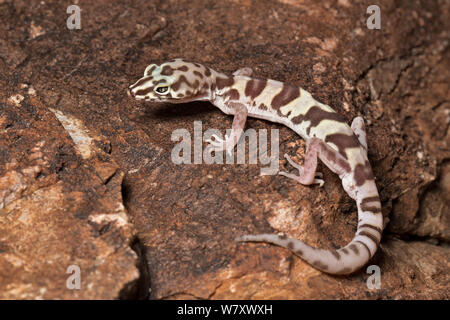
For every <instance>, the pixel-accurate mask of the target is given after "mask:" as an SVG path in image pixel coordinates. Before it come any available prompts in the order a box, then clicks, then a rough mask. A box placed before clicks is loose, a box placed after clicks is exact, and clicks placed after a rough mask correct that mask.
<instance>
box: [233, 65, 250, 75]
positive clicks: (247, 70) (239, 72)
mask: <svg viewBox="0 0 450 320" xmlns="http://www.w3.org/2000/svg"><path fill="white" fill-rule="evenodd" d="M252 73H253V70H252V69H251V68H247V67H245V68H241V69H238V70H236V71H235V72H233V76H245V77H250V76H251V75H252Z"/></svg>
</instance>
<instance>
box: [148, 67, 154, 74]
mask: <svg viewBox="0 0 450 320" xmlns="http://www.w3.org/2000/svg"><path fill="white" fill-rule="evenodd" d="M155 69H156V66H155V65H154V66H153V67H151V68H150V69H148V71H147V74H152V73H153V70H155Z"/></svg>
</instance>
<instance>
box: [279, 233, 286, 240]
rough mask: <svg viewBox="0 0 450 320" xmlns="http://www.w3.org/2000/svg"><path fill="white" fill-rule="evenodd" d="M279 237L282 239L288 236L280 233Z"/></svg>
mask: <svg viewBox="0 0 450 320" xmlns="http://www.w3.org/2000/svg"><path fill="white" fill-rule="evenodd" d="M278 239H280V240H286V239H287V236H286V235H284V234H280V235H279V236H278Z"/></svg>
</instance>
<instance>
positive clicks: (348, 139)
mask: <svg viewBox="0 0 450 320" xmlns="http://www.w3.org/2000/svg"><path fill="white" fill-rule="evenodd" d="M325 142H331V143H333V144H335V145H336V146H337V147H338V150H339V153H340V154H341V155H342V156H343V157H344V158H345V159H347V154H346V153H345V149H349V148H359V147H360V146H361V145H360V143H359V141H358V138H357V137H356V136H355V135H354V134H352V135H350V136H349V135H346V134H342V133H333V134H329V135H327V136H326V137H325Z"/></svg>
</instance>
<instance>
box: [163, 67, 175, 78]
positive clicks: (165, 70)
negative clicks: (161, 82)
mask: <svg viewBox="0 0 450 320" xmlns="http://www.w3.org/2000/svg"><path fill="white" fill-rule="evenodd" d="M173 70H174V69H173V68H172V67H171V66H164V67H163V68H162V70H161V74H162V75H163V76H170V75H172V74H173Z"/></svg>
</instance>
